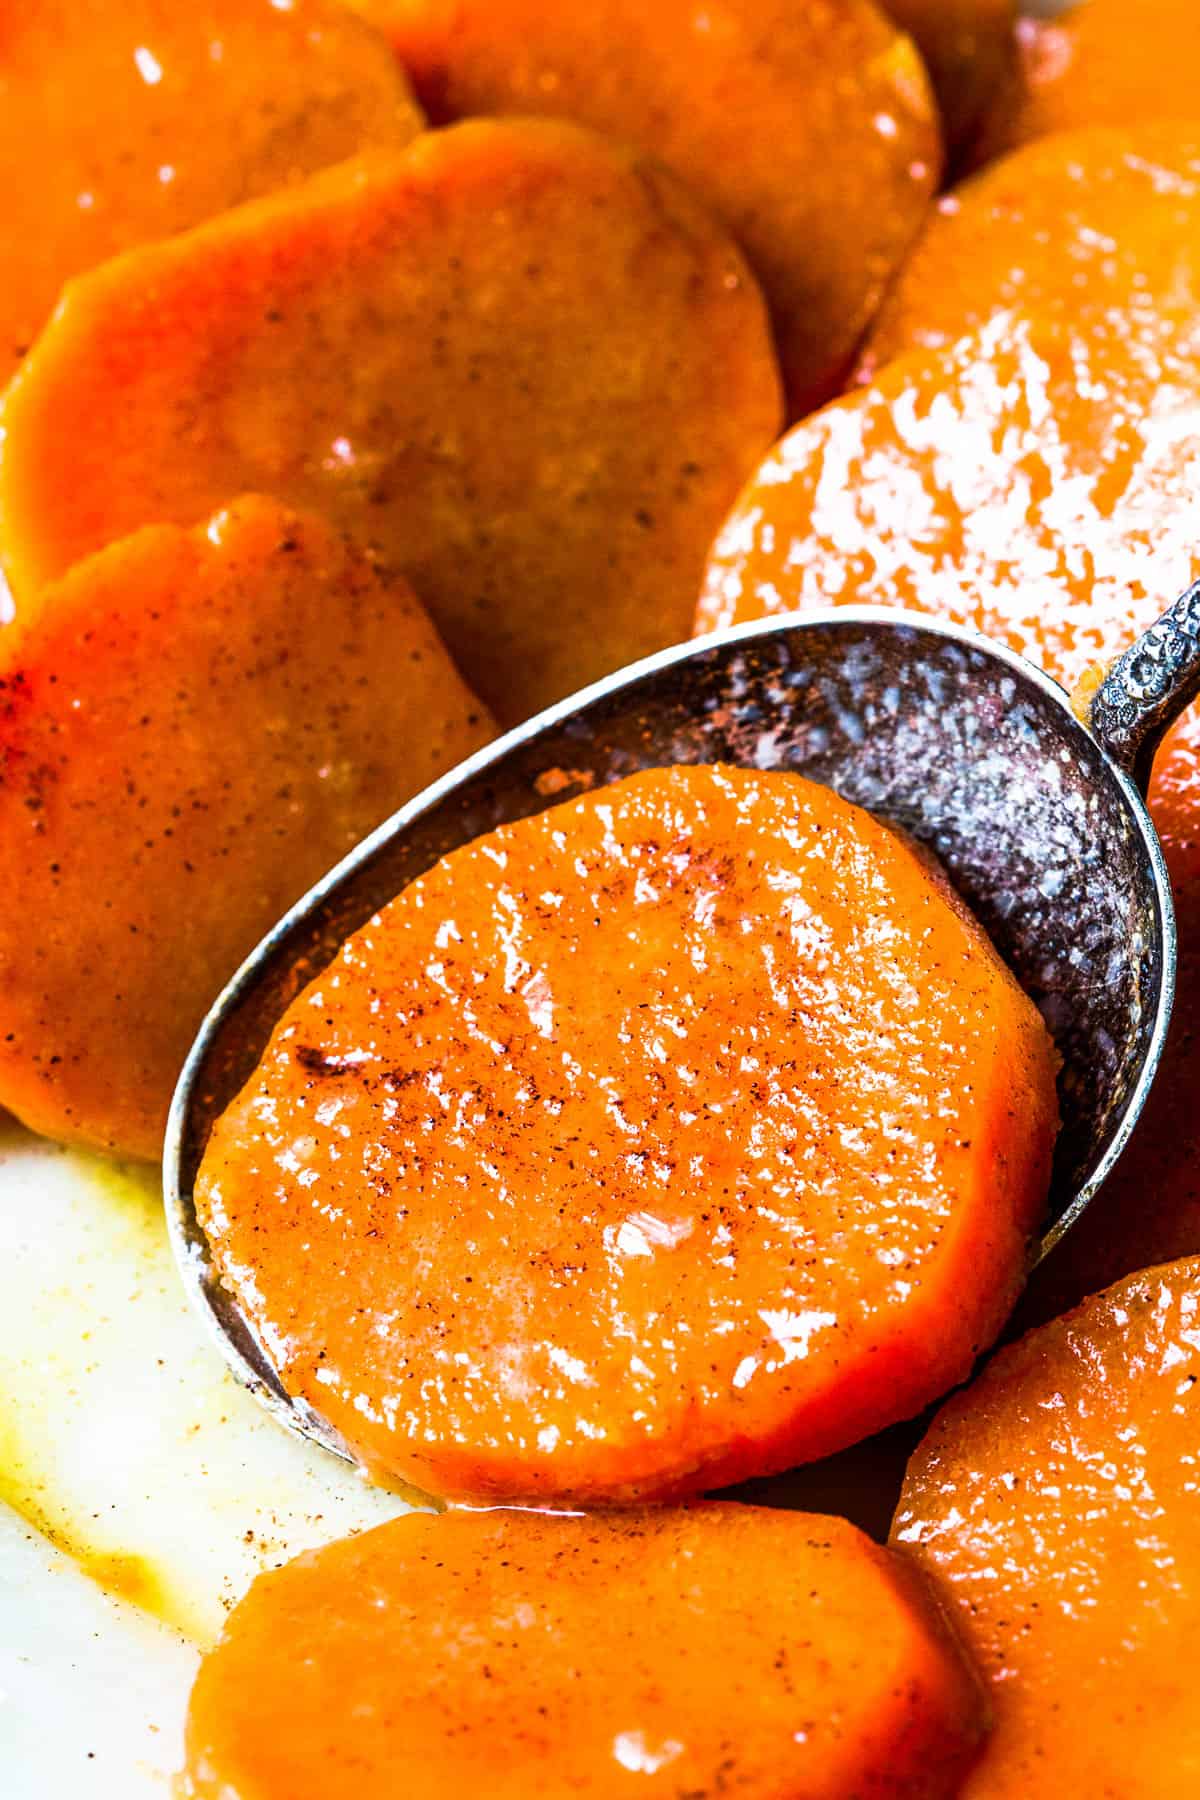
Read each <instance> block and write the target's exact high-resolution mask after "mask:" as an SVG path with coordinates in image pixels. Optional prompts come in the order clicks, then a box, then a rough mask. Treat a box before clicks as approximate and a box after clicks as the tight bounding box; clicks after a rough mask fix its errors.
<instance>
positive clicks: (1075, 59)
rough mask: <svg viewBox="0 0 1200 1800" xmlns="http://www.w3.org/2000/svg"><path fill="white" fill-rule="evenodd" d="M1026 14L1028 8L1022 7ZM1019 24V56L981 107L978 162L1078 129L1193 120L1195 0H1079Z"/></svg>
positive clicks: (1199, 32)
mask: <svg viewBox="0 0 1200 1800" xmlns="http://www.w3.org/2000/svg"><path fill="white" fill-rule="evenodd" d="M1029 10H1030V11H1032V10H1034V9H1033V8H1030V9H1029ZM1058 11H1059V12H1061V16H1057V15H1056V16H1054V17H1048V18H1043V19H1038V18H1028V19H1022V20H1021V21H1020V23H1019V25H1018V27H1017V34H1016V47H1017V57H1016V60H1015V62H1014V65H1013V66H1012V68H1011V70H1010V72H1009V75H1008V78H1007V79H1006V80H1005V81H1004V82H1003V83H1002V84H1001V85H1000V87H999V88H998V89H997V90H996V92H995V94H994V96H993V99H992V102H991V105H990V106H989V107H988V110H987V115H986V118H985V121H984V125H983V129H982V131H981V134H980V136H979V139H978V142H977V146H976V156H977V158H978V159H979V160H980V161H984V160H987V159H990V158H991V157H994V156H998V155H1000V154H1002V153H1003V152H1004V151H1005V150H1010V149H1011V148H1012V147H1013V146H1014V145H1015V144H1022V143H1026V142H1028V140H1029V139H1031V138H1035V137H1045V136H1047V135H1048V134H1049V133H1050V132H1052V131H1073V130H1075V128H1076V127H1077V126H1080V125H1140V124H1147V123H1149V122H1151V121H1152V120H1157V119H1194V118H1195V117H1196V86H1197V82H1198V81H1200V11H1197V9H1196V6H1195V5H1194V3H1193V0H1137V5H1136V7H1134V8H1132V9H1131V8H1130V6H1129V4H1128V0H1078V4H1076V5H1072V6H1069V7H1067V8H1065V9H1058Z"/></svg>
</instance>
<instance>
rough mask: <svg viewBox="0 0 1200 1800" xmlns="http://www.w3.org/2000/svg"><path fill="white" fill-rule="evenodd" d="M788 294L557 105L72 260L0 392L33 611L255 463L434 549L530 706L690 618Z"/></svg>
mask: <svg viewBox="0 0 1200 1800" xmlns="http://www.w3.org/2000/svg"><path fill="white" fill-rule="evenodd" d="M779 408H780V399H779V378H778V371H777V367H776V364H775V359H774V352H773V349H772V345H771V339H770V333H769V329H768V325H767V319H766V313H765V308H764V306H763V302H762V298H761V296H760V294H759V291H758V288H757V286H756V284H755V282H754V279H753V277H752V276H751V275H750V273H749V271H748V269H747V267H746V265H745V263H744V262H743V260H742V257H741V255H740V253H739V252H738V250H737V249H736V247H735V246H734V244H733V242H732V240H731V239H730V238H729V237H728V236H727V235H726V233H725V232H724V231H723V229H722V228H721V227H720V226H718V225H717V224H715V223H714V222H713V221H712V220H710V218H709V217H708V215H707V214H706V213H705V212H704V211H703V210H702V209H701V208H700V207H699V205H698V204H697V203H696V202H695V201H694V200H693V199H692V197H691V195H690V194H688V193H687V192H686V191H685V190H684V189H683V188H682V186H680V184H679V183H678V182H676V180H675V179H674V178H673V177H672V176H670V175H669V174H668V173H667V172H666V171H664V170H662V169H660V168H659V167H658V165H657V164H653V163H650V162H648V161H646V160H645V159H644V158H642V157H641V156H639V155H637V154H636V153H635V152H633V151H629V150H626V149H624V148H622V147H620V146H617V145H613V144H610V143H608V142H607V141H606V140H604V139H602V138H599V137H597V136H595V135H594V134H592V133H591V132H587V131H583V130H580V129H578V128H576V127H574V126H570V125H562V124H559V123H557V122H551V121H544V120H523V121H503V122H490V121H489V122H481V123H477V124H469V125H462V126H458V127H454V128H452V129H450V130H448V131H445V132H434V133H428V134H426V135H425V136H424V137H422V138H421V139H419V140H418V141H417V142H416V143H415V144H413V145H412V146H411V147H410V148H409V149H408V150H407V151H404V152H401V153H399V154H397V155H393V156H387V155H382V156H377V157H372V158H366V159H362V160H359V161H356V162H350V163H344V164H342V165H341V166H340V167H339V168H338V169H336V170H332V171H329V172H328V173H326V174H324V175H320V176H317V177H315V178H314V179H313V180H312V181H311V182H309V183H307V184H306V185H305V186H304V187H302V188H300V189H297V190H295V191H294V192H292V193H289V194H286V195H282V196H280V197H277V198H273V199H269V200H264V201H259V202H257V203H255V204H252V205H250V206H247V207H243V208H241V209H239V210H237V211H235V212H233V213H229V214H226V215H225V216H224V217H223V218H222V219H220V220H219V221H217V222H215V223H214V224H212V225H209V226H205V227H202V228H200V229H198V230H197V231H195V232H192V233H188V234H185V235H184V236H182V237H179V238H175V239H173V240H171V241H170V242H167V243H163V244H159V245H155V246H153V247H148V248H146V249H144V250H141V251H139V252H136V253H132V254H130V255H129V256H128V257H125V258H122V259H119V260H117V261H115V262H113V263H110V264H108V265H106V266H105V267H104V268H102V269H99V270H96V271H95V272H94V273H93V274H92V275H90V276H87V277H85V278H83V279H82V280H80V281H79V282H78V283H76V284H75V285H74V286H73V287H71V288H70V289H69V290H68V292H67V295H66V298H65V300H64V303H63V306H62V307H61V309H60V311H59V312H58V314H57V316H56V318H55V320H54V322H53V324H52V325H51V326H50V328H49V330H48V331H47V332H46V333H45V334H44V335H43V337H42V339H41V340H40V342H39V344H38V347H37V349H36V351H35V352H34V354H33V355H32V356H30V358H29V359H28V360H27V362H26V364H25V367H24V368H23V369H22V371H21V374H20V375H19V377H18V378H17V380H16V381H15V382H14V383H13V385H12V387H11V389H10V390H9V393H8V396H7V399H6V401H5V404H4V407H3V417H2V423H3V430H4V439H3V450H2V454H0V514H2V516H3V520H4V554H5V556H6V558H7V565H8V573H9V578H10V581H11V584H12V586H13V588H14V591H15V593H16V599H17V607H18V612H20V611H21V609H22V608H23V607H24V606H25V604H26V602H27V599H28V596H29V595H30V594H31V592H34V591H36V588H37V587H38V585H39V584H40V583H41V582H42V581H44V580H46V579H48V578H51V577H52V576H54V575H56V574H58V573H60V572H61V571H62V570H64V569H65V568H67V567H68V566H69V565H70V564H71V563H72V562H73V561H75V560H76V559H77V558H78V557H79V556H81V555H84V554H86V553H87V552H88V551H90V550H93V549H96V548H98V547H99V546H101V545H103V544H105V543H108V542H111V541H112V540H113V539H114V538H115V537H117V536H119V535H122V534H124V533H125V532H128V531H130V530H132V529H134V528H135V527H136V526H138V525H140V524H144V523H147V522H151V521H154V520H161V519H165V520H171V521H175V522H178V523H182V524H191V523H194V522H195V521H196V520H197V519H199V518H203V517H205V516H206V515H207V513H208V512H209V511H211V510H212V509H213V508H214V507H215V506H218V505H221V504H222V503H224V502H225V501H226V500H228V499H229V498H230V497H231V496H232V495H234V494H237V493H240V492H243V491H260V492H266V493H271V494H275V495H276V496H279V497H281V498H283V499H285V500H287V501H289V502H290V503H293V504H297V505H307V506H311V507H312V508H314V510H318V511H320V512H322V514H323V515H324V516H327V517H329V518H330V519H331V520H332V521H334V522H335V523H336V524H338V525H339V526H341V527H342V528H343V529H345V530H346V531H347V532H348V533H349V534H350V535H351V536H352V537H354V538H356V539H357V540H358V541H359V542H361V543H363V544H364V545H368V546H370V547H372V548H373V549H374V550H376V551H377V552H378V553H379V554H380V556H381V558H382V560H383V561H384V562H385V563H386V564H387V565H388V566H390V567H392V568H396V569H399V570H401V571H403V572H404V573H406V574H408V575H410V576H411V578H412V579H413V581H414V584H415V585H416V587H417V589H418V592H419V593H420V594H421V596H422V598H423V599H424V601H425V603H426V604H427V605H428V607H429V609H430V611H431V612H432V614H433V617H434V620H435V623H436V624H437V625H438V627H439V629H440V631H441V633H442V635H443V637H444V638H445V639H446V642H447V644H448V647H449V649H450V651H451V653H452V654H453V655H454V656H455V658H456V660H457V661H458V663H459V666H460V667H461V668H462V669H463V672H464V674H465V675H466V677H467V679H468V680H469V681H471V682H472V683H473V685H474V686H475V687H476V688H477V690H478V691H479V692H480V693H481V694H482V696H483V698H484V699H485V700H487V701H488V702H489V704H491V705H492V706H493V707H494V709H495V710H496V711H497V712H498V713H499V714H500V715H501V716H502V717H503V718H504V719H506V720H514V719H518V718H521V717H524V716H525V715H527V714H528V713H530V712H533V711H534V710H536V709H537V708H538V707H539V706H541V705H543V704H545V703H547V702H549V701H551V700H554V699H557V698H559V697H561V696H563V695H565V694H566V693H568V692H570V691H571V690H572V689H574V688H576V687H578V686H580V685H581V684H582V683H584V682H585V681H587V680H590V679H591V678H593V677H595V676H599V675H601V674H604V673H606V672H608V671H609V670H611V669H614V668H617V667H619V666H620V665H621V664H623V663H625V662H628V661H630V660H631V659H632V658H634V657H636V656H638V655H640V654H643V653H645V652H648V651H650V650H653V649H657V648H659V647H661V646H663V645H665V644H668V643H671V642H674V641H676V640H678V639H679V638H681V637H686V635H687V631H688V627H689V624H690V618H691V612H692V608H693V605H694V601H695V594H696V590H697V587H698V585H699V581H700V575H701V572H702V570H703V567H704V558H705V554H706V552H707V548H708V544H709V541H710V540H711V537H712V534H713V533H714V532H715V530H716V528H717V526H718V525H719V523H720V520H721V517H722V515H723V513H724V512H725V510H726V509H727V508H728V506H729V505H730V503H731V502H732V500H733V498H734V496H735V495H736V493H737V490H738V488H739V487H740V485H741V483H742V481H743V479H744V478H745V476H746V475H747V474H748V473H749V471H750V469H751V468H752V467H753V465H754V463H755V461H756V460H757V459H758V457H759V456H760V455H761V454H762V452H763V451H764V450H765V448H766V447H767V445H768V444H769V442H770V440H771V438H772V436H773V434H774V432H775V429H776V426H777V424H778V420H779Z"/></svg>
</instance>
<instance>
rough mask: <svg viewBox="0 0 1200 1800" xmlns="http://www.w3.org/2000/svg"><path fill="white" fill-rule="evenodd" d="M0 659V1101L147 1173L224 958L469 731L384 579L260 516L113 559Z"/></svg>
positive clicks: (89, 567)
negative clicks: (134, 1160)
mask: <svg viewBox="0 0 1200 1800" xmlns="http://www.w3.org/2000/svg"><path fill="white" fill-rule="evenodd" d="M0 647H2V650H3V662H2V663H0V892H2V893H3V895H4V905H3V907H0V1105H4V1106H6V1107H8V1108H9V1109H10V1110H11V1111H12V1112H14V1113H16V1115H17V1116H18V1118H21V1119H23V1120H24V1121H25V1122H26V1124H28V1125H30V1126H32V1127H33V1128H34V1130H36V1131H41V1132H45V1133H46V1134H47V1135H49V1136H51V1137H59V1138H65V1139H69V1140H73V1141H75V1142H81V1143H88V1144H94V1145H98V1146H100V1147H102V1148H104V1149H108V1150H116V1151H119V1152H121V1153H122V1154H127V1155H134V1156H147V1157H152V1156H156V1155H157V1154H158V1151H159V1148H160V1145H161V1140H162V1129H163V1123H164V1120H165V1118H166V1112H167V1106H168V1103H169V1101H170V1098H171V1091H172V1088H173V1086H174V1083H175V1079H176V1076H177V1075H178V1073H179V1069H180V1067H181V1065H182V1062H183V1059H184V1056H185V1054H186V1052H187V1049H188V1045H189V1043H190V1041H191V1038H192V1036H193V1034H194V1033H195V1030H196V1028H197V1026H198V1025H199V1023H200V1020H201V1018H202V1017H203V1015H204V1013H205V1011H206V1010H207V1008H208V1006H209V1005H210V1004H211V1002H212V1001H213V1000H214V999H215V998H216V995H217V993H218V991H219V989H220V988H221V986H222V985H223V983H224V982H225V981H226V980H227V978H228V977H229V976H230V975H232V974H233V972H234V970H235V969H236V968H237V966H238V963H239V962H240V961H241V959H242V957H243V956H244V955H246V954H247V953H248V952H249V951H250V950H251V949H253V947H254V945H255V943H256V942H257V941H258V939H259V938H260V937H261V936H262V935H263V933H264V932H266V931H267V930H268V928H269V927H270V926H271V925H272V924H274V922H275V920H276V919H277V918H278V917H279V916H280V914H281V912H282V911H283V910H284V909H285V908H286V907H287V906H288V905H290V904H291V902H292V901H293V900H295V899H298V898H299V896H300V895H301V894H302V893H303V892H304V890H305V888H307V887H308V886H309V884H310V883H311V882H312V881H314V880H315V879H316V877H317V876H318V875H320V874H323V873H324V871H325V869H326V868H328V867H329V866H330V865H331V864H332V863H333V862H335V861H336V860H337V859H338V857H340V856H342V855H343V854H344V853H345V852H346V851H347V850H350V849H351V848H352V847H353V845H354V844H355V843H356V842H357V840H358V839H359V838H360V837H362V836H363V835H364V834H365V833H366V832H367V831H368V830H369V829H370V828H371V827H372V826H374V825H376V824H378V823H379V821H380V820H381V819H383V818H385V817H386V816H387V814H388V813H389V812H391V811H392V810H393V809H394V808H395V807H396V806H398V805H399V804H400V803H401V802H402V801H403V800H405V799H407V798H408V797H409V796H410V795H411V794H413V793H415V792H416V791H417V790H418V789H420V788H421V787H423V786H424V785H425V783H426V782H428V781H431V780H432V779H433V778H434V776H435V775H438V774H440V773H441V772H442V771H443V770H445V769H446V768H448V767H449V766H450V765H451V764H452V763H454V762H456V761H458V759H459V758H460V757H461V756H463V755H465V754H466V753H467V752H468V751H470V750H473V749H475V748H476V747H477V746H478V745H479V744H481V743H483V742H484V741H485V740H486V738H487V737H488V736H489V735H490V733H491V731H492V730H494V727H492V726H491V724H490V721H489V720H488V717H487V714H486V713H485V712H484V710H483V708H482V707H481V706H480V705H479V704H478V703H477V702H476V701H475V700H474V699H473V697H472V696H471V695H470V694H469V693H468V692H467V690H466V688H465V687H464V686H463V683H462V681H461V679H460V678H459V676H458V674H457V673H456V671H455V670H454V668H453V666H452V665H451V663H450V660H449V658H448V657H447V655H446V653H445V651H444V649H443V648H442V646H441V644H440V642H439V641H438V639H437V636H436V634H435V633H434V631H433V628H432V626H431V625H430V623H429V621H428V619H427V617H426V615H425V614H424V612H423V611H422V609H421V608H420V606H419V605H418V604H417V602H416V601H415V600H414V598H413V596H412V594H411V592H410V590H409V589H408V588H407V586H406V585H405V583H403V582H402V581H399V580H398V579H396V578H394V577H393V578H386V579H385V578H384V577H383V576H382V575H381V574H379V573H378V572H377V571H376V570H375V569H374V568H373V567H372V566H371V564H370V563H369V562H367V561H366V560H365V559H364V558H363V557H362V556H361V555H359V554H358V553H357V552H354V551H351V550H349V549H348V548H347V547H346V545H345V544H344V543H343V542H342V540H341V539H340V538H339V537H338V536H337V534H335V533H334V532H332V531H331V530H330V529H329V528H328V527H326V526H325V525H323V524H321V523H320V522H319V521H317V520H315V519H311V518H302V517H299V516H297V515H296V514H294V513H291V512H289V511H287V510H285V509H283V508H281V507H279V506H278V505H276V504H275V503H273V502H270V501H265V500H257V499H247V500H244V501H241V502H239V503H238V504H237V505H236V506H234V507H232V508H231V509H230V510H229V511H227V512H225V513H222V514H220V515H219V516H218V517H216V518H215V519H213V520H212V522H211V523H210V524H209V525H208V526H207V527H201V528H198V529H196V530H193V531H184V530H181V529H179V528H178V527H175V526H158V527H149V528H147V529H146V530H144V531H141V532H139V533H137V535H136V536H134V537H132V538H130V539H128V540H127V541H126V542H123V543H120V544H116V545H113V546H112V548H110V549H109V550H106V551H103V552H101V553H100V554H99V555H97V556H95V557H93V558H91V559H89V560H88V561H87V562H84V563H81V564H80V565H79V566H78V567H77V568H76V569H75V570H74V571H73V572H72V573H71V575H69V576H68V577H67V578H66V579H65V580H64V581H63V582H61V583H60V584H59V585H58V586H57V587H55V588H54V589H52V590H51V591H50V592H48V593H47V594H45V595H44V596H43V598H42V603H41V606H40V609H39V612H38V615H37V617H36V619H35V620H34V621H33V623H32V624H30V625H29V626H27V627H25V628H17V627H12V628H10V630H9V631H8V632H6V633H5V634H4V637H3V638H2V639H0Z"/></svg>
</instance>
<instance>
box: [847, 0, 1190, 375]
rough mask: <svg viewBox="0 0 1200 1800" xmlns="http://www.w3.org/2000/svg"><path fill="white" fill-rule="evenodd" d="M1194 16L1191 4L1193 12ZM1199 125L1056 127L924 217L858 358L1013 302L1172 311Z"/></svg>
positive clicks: (906, 345)
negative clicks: (1050, 134)
mask: <svg viewBox="0 0 1200 1800" xmlns="http://www.w3.org/2000/svg"><path fill="white" fill-rule="evenodd" d="M1198 16H1200V15H1198ZM1198 245H1200V123H1198V122H1191V123H1183V124H1173V123H1172V124H1165V125H1141V126H1138V127H1137V128H1136V129H1133V130H1128V131H1125V130H1110V129H1107V128H1104V127H1099V128H1096V129H1092V130H1086V131H1077V132H1069V133H1063V134H1061V135H1059V136H1057V137H1053V138H1047V139H1044V140H1043V141H1041V142H1039V143H1036V144H1029V145H1027V146H1026V147H1025V148H1024V149H1023V150H1018V151H1015V152H1014V153H1013V154H1012V155H1011V156H1007V157H1005V158H1004V159H1003V161H1001V162H998V163H995V164H993V166H992V167H991V168H989V169H985V170H983V172H982V173H981V174H979V175H976V176H974V177H973V178H972V179H971V180H970V181H967V182H964V183H963V185H962V186H961V187H960V188H958V189H956V191H955V192H954V193H953V194H950V195H947V196H946V198H945V199H943V200H941V201H939V203H938V205H937V206H936V207H935V208H934V210H933V211H932V212H931V213H930V214H929V216H928V220H927V222H926V225H925V228H924V230H923V232H922V234H921V237H920V239H919V241H918V243H917V246H916V248H915V250H914V251H913V254H912V256H911V258H910V259H909V261H908V263H907V264H906V265H905V268H904V270H903V272H902V273H901V275H900V277H899V279H898V280H897V282H896V284H895V286H894V288H893V289H892V291H891V293H890V294H889V296H888V298H887V301H886V302H885V304H884V306H883V308H882V310H881V311H880V313H879V316H878V318H877V319H876V322H875V325H874V327H873V328H872V331H871V335H870V337H869V339H868V341H867V344H866V346H865V349H864V352H863V355H862V356H861V357H860V359H859V369H858V375H859V379H860V380H865V379H868V378H870V377H871V376H872V375H873V374H875V373H877V372H878V370H879V369H880V368H881V367H882V366H883V365H884V364H886V363H887V362H888V361H890V360H891V359H892V358H893V357H896V356H902V355H904V354H905V353H906V352H907V351H910V350H917V349H926V350H927V349H936V348H939V347H941V346H943V345H946V344H952V343H954V342H955V341H956V340H957V339H958V338H960V337H965V336H966V335H967V334H968V333H969V332H971V331H974V330H977V329H978V328H979V327H980V326H982V325H986V324H987V323H988V322H989V320H991V319H994V318H995V317H996V316H997V315H998V314H999V313H1002V312H1005V311H1008V310H1011V309H1012V308H1020V309H1021V310H1022V311H1023V312H1025V313H1034V314H1037V315H1039V316H1042V315H1045V316H1062V315H1066V316H1068V317H1070V318H1072V319H1074V320H1082V319H1085V318H1086V317H1087V316H1088V315H1095V314H1100V315H1103V314H1104V313H1106V312H1110V311H1111V310H1112V309H1113V308H1115V307H1120V308H1121V309H1122V310H1129V309H1135V310H1138V311H1142V312H1144V311H1151V312H1152V311H1154V310H1156V309H1157V310H1162V311H1164V312H1168V313H1170V312H1179V311H1181V310H1183V309H1186V308H1187V306H1188V295H1189V294H1191V293H1193V292H1194V291H1195V289H1196V287H1197V286H1198V285H1200V248H1197V246H1198Z"/></svg>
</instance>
